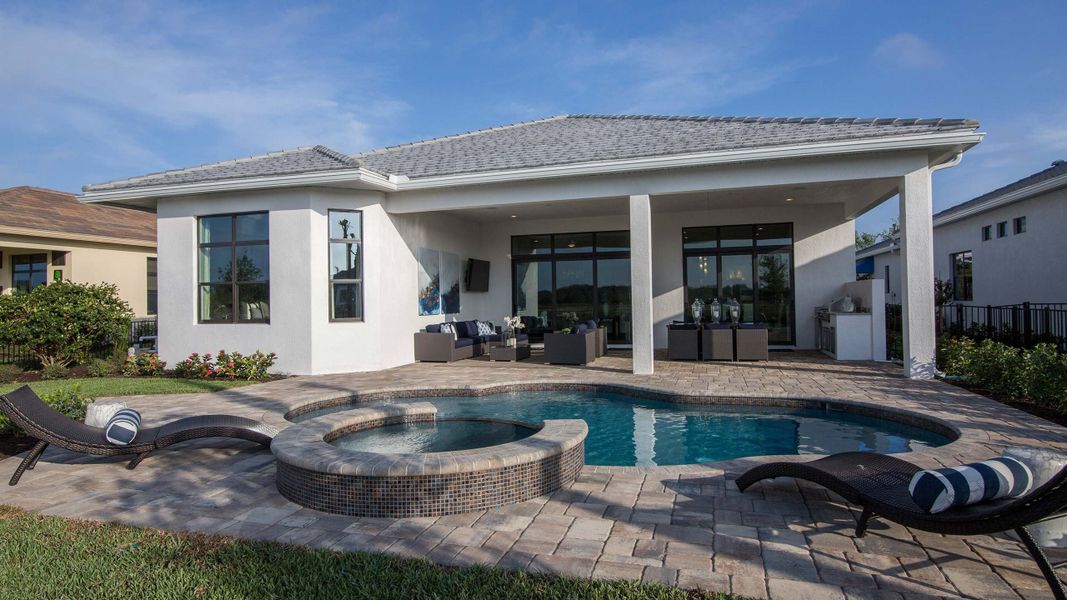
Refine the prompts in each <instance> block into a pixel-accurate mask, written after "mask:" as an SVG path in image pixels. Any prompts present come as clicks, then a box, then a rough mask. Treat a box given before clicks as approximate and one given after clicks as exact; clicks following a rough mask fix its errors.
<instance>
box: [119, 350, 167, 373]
mask: <svg viewBox="0 0 1067 600" xmlns="http://www.w3.org/2000/svg"><path fill="white" fill-rule="evenodd" d="M166 368H167V363H165V362H163V361H161V360H159V355H158V354H156V353H155V352H153V353H152V354H138V355H137V356H129V357H127V358H126V364H125V365H123V367H122V374H123V375H125V376H127V377H158V376H160V375H163V374H164V372H165V370H166Z"/></svg>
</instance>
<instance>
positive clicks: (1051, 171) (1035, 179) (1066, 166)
mask: <svg viewBox="0 0 1067 600" xmlns="http://www.w3.org/2000/svg"><path fill="white" fill-rule="evenodd" d="M1065 174H1067V161H1064V160H1057V161H1055V162H1053V163H1052V166H1050V167H1049V168H1047V169H1044V170H1042V171H1038V172H1037V173H1034V174H1033V175H1028V176H1026V177H1023V178H1022V179H1020V180H1018V181H1015V182H1012V183H1009V184H1008V185H1006V186H1004V187H999V188H997V189H995V190H993V191H992V192H986V193H985V194H982V195H981V196H978V197H977V198H972V199H970V200H968V201H966V202H961V203H959V204H957V205H956V206H951V207H949V208H946V209H945V210H943V211H941V212H939V213H937V214H935V215H934V219H935V220H936V219H939V218H945V217H949V216H952V215H953V214H955V213H958V212H960V211H962V210H964V209H967V208H969V207H971V206H974V205H976V204H982V203H984V202H987V201H989V200H992V199H994V198H997V197H999V196H1003V195H1005V194H1010V193H1012V192H1015V191H1018V190H1021V189H1023V188H1028V187H1030V186H1032V185H1036V184H1038V183H1041V182H1042V181H1047V180H1049V179H1052V178H1053V177H1059V176H1060V175H1065Z"/></svg>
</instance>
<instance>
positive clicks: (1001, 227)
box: [997, 221, 1008, 238]
mask: <svg viewBox="0 0 1067 600" xmlns="http://www.w3.org/2000/svg"><path fill="white" fill-rule="evenodd" d="M1007 235H1008V222H1007V221H1001V222H1000V223H997V237H998V238H1002V237H1006V236H1007Z"/></svg>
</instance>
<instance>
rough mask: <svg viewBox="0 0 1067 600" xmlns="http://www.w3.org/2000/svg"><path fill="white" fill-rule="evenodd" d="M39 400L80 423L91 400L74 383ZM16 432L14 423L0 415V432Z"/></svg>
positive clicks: (16, 428)
mask: <svg viewBox="0 0 1067 600" xmlns="http://www.w3.org/2000/svg"><path fill="white" fill-rule="evenodd" d="M41 400H43V401H44V403H45V404H47V405H48V406H51V407H52V408H54V409H55V410H56V412H58V413H60V414H63V415H65V416H67V417H70V418H71V419H75V420H77V421H81V420H82V419H84V418H85V408H86V407H87V406H89V403H90V402H92V398H89V397H86V396H85V395H84V394H82V391H81V386H79V385H78V384H76V383H75V384H73V385H70V386H67V387H62V388H59V389H58V390H56V391H54V392H52V393H49V394H43V395H41ZM18 431H19V429H18V427H16V426H15V424H14V423H12V422H11V421H10V420H9V419H8V418H7V417H6V416H4V415H2V414H0V432H3V433H6V434H13V433H16V432H18Z"/></svg>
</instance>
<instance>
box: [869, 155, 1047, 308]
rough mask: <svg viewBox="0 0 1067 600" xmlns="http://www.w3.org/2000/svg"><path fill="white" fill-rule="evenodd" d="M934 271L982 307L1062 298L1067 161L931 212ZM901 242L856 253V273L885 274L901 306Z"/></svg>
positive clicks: (956, 295) (961, 297)
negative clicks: (939, 210) (932, 214)
mask: <svg viewBox="0 0 1067 600" xmlns="http://www.w3.org/2000/svg"><path fill="white" fill-rule="evenodd" d="M933 226H934V274H935V275H936V277H937V278H938V279H941V280H942V281H947V282H952V284H953V299H954V300H955V301H956V302H958V303H963V304H973V305H979V306H986V305H991V306H1003V305H1008V304H1022V303H1023V302H1031V303H1037V304H1056V303H1064V302H1067V270H1065V269H1064V267H1063V262H1062V260H1061V259H1060V257H1061V256H1063V253H1064V250H1065V249H1067V239H1065V238H1064V235H1063V232H1064V231H1065V228H1067V162H1065V161H1062V160H1057V161H1056V162H1054V163H1052V165H1051V166H1050V167H1049V168H1047V169H1043V170H1041V171H1038V172H1037V173H1034V174H1032V175H1028V176H1027V177H1024V178H1022V179H1020V180H1018V181H1015V182H1013V183H1009V184H1008V185H1005V186H1003V187H1001V188H997V189H995V190H993V191H991V192H988V193H985V194H982V195H981V196H978V197H977V198H973V199H971V200H968V201H966V202H962V203H960V204H957V205H955V206H952V207H950V208H947V209H945V210H943V211H941V212H939V213H937V214H935V215H934V217H933ZM901 245H902V243H901V240H900V238H899V236H898V237H897V238H896V239H891V240H884V241H881V242H879V243H877V244H875V245H873V246H870V247H868V248H864V249H863V250H861V251H859V252H857V253H856V263H857V272H859V273H868V274H870V276H871V277H874V278H878V279H884V280H885V288H886V302H888V303H891V304H900V303H901V301H902V296H901V271H902V265H901V260H900V253H901Z"/></svg>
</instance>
